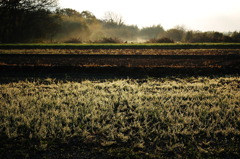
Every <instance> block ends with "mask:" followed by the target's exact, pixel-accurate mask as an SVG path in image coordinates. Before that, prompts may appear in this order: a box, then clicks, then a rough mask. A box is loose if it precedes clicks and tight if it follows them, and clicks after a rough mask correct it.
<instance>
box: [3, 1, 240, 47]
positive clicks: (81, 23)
mask: <svg viewBox="0 0 240 159" xmlns="http://www.w3.org/2000/svg"><path fill="white" fill-rule="evenodd" d="M57 2H58V0H0V18H1V20H0V43H17V42H82V41H84V42H94V41H95V42H101V41H103V40H105V41H107V40H109V39H110V40H112V41H113V40H114V41H115V42H116V41H122V42H123V41H138V40H141V42H143V41H148V42H154V43H163V42H164V43H167V42H189V43H194V42H240V32H237V31H235V32H230V33H220V32H200V31H191V30H187V29H185V28H184V27H181V26H177V27H174V28H172V29H169V30H164V28H163V27H162V26H161V25H154V26H150V27H144V28H142V29H139V28H138V26H136V25H126V24H125V23H124V20H123V18H122V16H121V15H118V14H116V13H114V12H107V13H106V14H105V17H104V19H97V18H96V17H95V15H94V14H93V13H91V12H89V11H82V12H78V11H76V10H74V9H71V8H62V9H60V8H57ZM106 39H107V40H106ZM116 39H117V40H116ZM150 39H151V40H150Z"/></svg>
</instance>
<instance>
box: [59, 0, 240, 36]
mask: <svg viewBox="0 0 240 159" xmlns="http://www.w3.org/2000/svg"><path fill="white" fill-rule="evenodd" d="M59 4H60V7H61V8H72V9H75V10H77V11H79V12H82V11H85V10H87V11H90V12H92V13H93V14H94V15H95V16H96V17H97V18H98V19H103V18H104V15H105V13H106V12H114V13H116V14H119V15H121V16H122V18H123V20H124V22H125V24H127V25H137V26H138V27H139V28H142V27H147V26H152V25H158V24H160V25H161V26H163V28H164V29H165V30H167V29H170V28H173V27H175V26H177V25H184V26H186V28H187V29H189V30H200V31H220V32H228V31H240V0H59Z"/></svg>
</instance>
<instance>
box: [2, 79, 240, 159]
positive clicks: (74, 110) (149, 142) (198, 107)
mask: <svg viewBox="0 0 240 159" xmlns="http://www.w3.org/2000/svg"><path fill="white" fill-rule="evenodd" d="M0 135H1V141H0V143H1V145H2V146H1V148H2V149H6V147H14V146H15V145H14V144H15V143H17V144H20V145H21V144H26V142H27V143H30V145H34V146H32V147H30V148H29V149H31V153H34V152H38V151H46V150H49V149H51V150H52V149H54V147H55V146H54V145H56V144H61V143H66V144H67V145H68V147H71V146H74V147H78V146H79V147H82V145H91V146H93V147H95V151H98V150H99V153H102V152H104V153H105V155H107V156H108V157H109V156H111V155H114V156H115V157H118V156H119V157H123V156H124V155H125V157H126V155H127V153H131V154H133V153H134V155H135V157H136V156H138V155H140V154H141V156H145V157H148V158H160V157H169V156H170V157H171V156H172V157H173V156H175V157H196V156H197V157H199V158H202V157H224V156H230V157H240V149H239V147H240V78H239V76H230V77H211V78H210V77H185V78H174V77H168V78H158V79H114V80H101V81H100V80H83V81H82V82H63V81H57V80H54V79H45V80H36V81H35V82H30V81H22V82H16V83H9V84H0ZM10 141H14V144H11V142H10ZM20 147H21V146H20ZM119 149H121V151H120V152H118V150H119ZM32 150H33V151H32ZM81 151H82V150H81ZM126 152H127V153H126ZM7 153H8V151H5V152H1V155H2V156H4V155H6V154H7ZM16 153H17V155H19V154H18V153H19V151H17V152H16ZM23 154H24V155H26V154H25V153H20V156H21V155H23ZM122 155H123V156H122ZM105 157H106V156H105Z"/></svg>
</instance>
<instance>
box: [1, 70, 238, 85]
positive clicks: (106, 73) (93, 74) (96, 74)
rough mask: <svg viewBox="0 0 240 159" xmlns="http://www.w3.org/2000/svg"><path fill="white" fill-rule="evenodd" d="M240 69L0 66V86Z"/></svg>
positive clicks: (209, 73) (222, 72)
mask: <svg viewBox="0 0 240 159" xmlns="http://www.w3.org/2000/svg"><path fill="white" fill-rule="evenodd" d="M239 72H240V70H239V69H232V68H166V67H159V68H139V67H71V66H68V67H65V66H64V67H63V66H56V67H43V66H34V67H28V66H0V74H1V78H0V82H1V83H5V82H11V81H18V80H25V79H36V78H48V77H49V78H55V79H60V80H81V79H106V78H146V77H166V76H181V77H185V76H214V75H217V76H222V75H223V76H224V75H238V74H239Z"/></svg>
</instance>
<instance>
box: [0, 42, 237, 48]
mask: <svg viewBox="0 0 240 159" xmlns="http://www.w3.org/2000/svg"><path fill="white" fill-rule="evenodd" d="M239 48H240V44H239V43H229V44H222V43H219V44H217V43H215V44H207V43H206V44H204V43H203V44H200V43H196V44H193V43H192V44H170V45H169V44H160V45H159V44H155V45H153V44H143V45H141V44H140V45H139V44H76V45H74V44H70V45H68V44H66V45H65V44H50V45H48V44H46V45H44V44H40V45H39V44H29V45H28V44H3V45H0V49H239Z"/></svg>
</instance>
